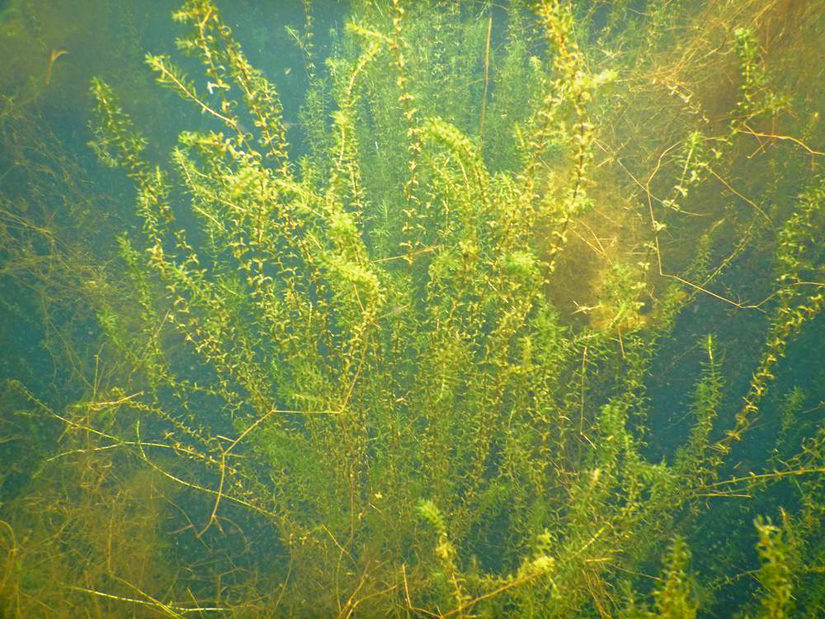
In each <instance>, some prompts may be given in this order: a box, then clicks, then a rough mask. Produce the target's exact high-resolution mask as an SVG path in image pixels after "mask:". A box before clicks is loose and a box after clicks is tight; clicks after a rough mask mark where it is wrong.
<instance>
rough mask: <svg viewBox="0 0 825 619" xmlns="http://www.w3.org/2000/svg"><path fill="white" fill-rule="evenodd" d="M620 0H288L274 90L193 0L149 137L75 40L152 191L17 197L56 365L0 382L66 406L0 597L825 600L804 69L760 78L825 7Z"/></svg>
mask: <svg viewBox="0 0 825 619" xmlns="http://www.w3.org/2000/svg"><path fill="white" fill-rule="evenodd" d="M637 4H638V3H630V2H599V1H594V2H592V3H569V2H562V1H560V0H541V1H540V2H535V3H529V4H528V5H523V4H521V3H516V2H514V3H511V4H508V5H507V6H506V7H503V6H500V5H498V4H493V3H486V2H466V3H458V2H440V1H438V0H416V1H415V2H405V1H403V0H383V1H380V2H368V1H366V0H364V1H359V0H353V1H352V2H351V3H350V5H351V6H350V7H349V13H348V16H347V23H346V26H345V27H344V28H343V30H342V31H340V32H337V33H335V34H334V35H333V36H332V39H331V42H330V43H329V47H330V51H329V53H328V55H327V56H326V57H321V51H320V50H319V47H318V45H317V36H316V35H317V33H316V32H315V27H316V22H317V19H318V16H317V13H316V11H317V10H318V7H315V6H313V3H311V2H310V1H309V0H306V2H305V16H306V23H305V27H304V29H303V31H300V32H299V31H297V30H293V29H290V30H289V33H290V34H291V35H292V38H293V39H294V40H295V41H296V42H297V43H298V46H299V48H300V50H301V53H302V54H303V57H304V71H305V85H306V89H305V95H304V103H303V104H302V106H301V110H300V112H299V113H298V114H296V117H299V118H300V122H299V126H297V127H293V126H291V125H290V124H289V123H287V122H286V120H285V115H290V114H294V111H290V110H286V111H285V109H284V105H285V104H284V102H283V100H282V94H281V93H280V92H279V90H278V88H277V86H276V84H275V83H273V81H271V80H270V79H269V78H267V77H266V76H265V75H264V73H263V72H262V71H260V70H258V69H256V68H255V67H253V66H252V64H251V63H250V61H249V60H248V58H247V56H246V54H245V53H244V50H243V49H242V46H241V45H240V44H239V42H238V40H237V39H236V37H235V34H234V33H233V31H232V29H231V28H230V26H229V25H228V23H227V22H226V21H224V19H223V18H222V17H221V13H220V11H219V10H218V7H217V6H216V5H215V4H214V3H213V2H212V1H211V0H186V1H185V2H183V4H182V5H181V6H180V8H179V9H178V10H177V11H176V12H175V14H174V19H175V20H176V21H177V22H180V23H181V24H183V27H184V28H185V34H184V35H183V36H182V37H181V38H180V39H179V41H178V48H179V50H180V51H181V52H182V54H183V57H182V58H180V59H174V58H172V57H170V56H168V55H147V56H146V62H147V64H148V66H149V68H150V69H151V71H152V72H153V74H154V76H155V77H156V80H157V82H158V83H159V84H160V85H161V86H163V87H165V88H167V89H169V90H171V91H172V92H173V93H175V94H176V95H177V96H178V97H179V98H180V99H181V100H183V102H184V104H185V105H188V106H189V107H190V108H192V109H194V110H196V111H197V112H198V113H199V114H200V116H201V118H200V119H199V120H198V119H195V120H194V121H193V123H192V124H193V125H194V126H195V128H193V129H189V130H183V131H181V132H180V133H179V135H178V137H177V141H176V144H175V146H174V147H173V148H172V151H171V153H170V154H169V156H168V157H166V156H159V155H158V153H157V152H156V151H155V150H154V148H153V144H152V141H153V139H152V137H151V133H142V132H141V131H140V130H139V129H138V128H136V126H135V123H134V122H133V121H132V119H131V114H133V113H134V112H135V110H133V109H131V103H130V101H129V100H128V99H126V98H124V99H122V100H121V98H120V97H119V95H118V91H117V89H115V88H113V87H111V86H110V85H108V84H107V82H106V81H104V80H102V79H97V78H95V79H94V80H93V84H92V94H93V97H94V105H95V112H96V114H95V120H94V121H93V122H92V127H93V138H92V139H91V146H92V148H93V150H94V152H95V154H96V155H97V156H98V158H99V160H100V161H102V162H103V163H104V164H106V165H108V166H111V167H113V168H118V169H119V170H120V171H121V172H120V173H125V175H126V176H128V178H129V179H130V180H131V182H132V184H133V186H134V191H133V192H132V193H133V195H134V192H136V215H137V221H138V222H139V223H138V224H135V223H134V222H135V220H134V219H130V218H129V217H125V218H124V219H125V220H126V221H125V223H123V224H122V225H121V224H120V223H112V224H111V227H110V228H109V229H116V230H117V231H116V233H115V235H114V236H112V237H106V238H103V239H101V238H96V240H95V244H96V247H97V248H98V249H97V250H95V251H96V252H99V253H100V254H102V255H95V253H94V252H91V251H90V252H88V253H81V252H78V251H76V250H75V249H73V247H74V246H73V245H71V244H70V243H69V242H68V241H66V242H65V243H64V241H62V240H61V238H63V237H61V230H63V231H69V230H73V232H71V234H67V233H65V232H64V235H65V237H66V238H70V237H71V235H72V234H73V235H74V236H75V237H77V236H78V235H81V236H82V235H87V236H86V238H92V236H93V232H92V231H90V230H89V229H88V226H89V225H90V222H89V219H88V218H89V214H88V212H87V211H83V210H82V209H79V208H77V206H76V204H75V205H73V207H72V209H68V211H67V221H66V222H49V225H48V226H45V225H42V226H41V225H40V224H38V221H39V220H38V213H37V211H36V210H35V211H29V212H28V214H27V213H26V212H24V211H23V210H21V209H20V204H21V202H20V200H23V199H24V198H23V197H18V196H14V195H11V194H10V195H8V196H6V197H4V201H3V208H2V216H3V219H2V228H0V232H2V234H3V240H4V247H5V248H6V249H4V250H3V255H2V259H3V265H4V267H3V273H2V275H3V277H4V278H6V279H7V280H8V281H10V282H14V285H15V286H20V287H22V288H27V287H31V288H33V289H35V290H38V291H40V292H39V294H40V297H41V299H42V302H41V307H42V308H44V309H43V315H44V320H45V325H46V326H45V327H44V333H46V334H47V335H46V336H44V337H48V338H51V340H50V341H51V347H50V351H51V352H52V356H53V358H54V359H55V360H56V362H57V364H58V366H59V367H60V368H61V370H60V372H61V376H62V373H64V372H65V373H66V374H67V376H65V377H63V378H61V379H60V380H62V381H64V382H63V383H60V381H58V380H57V379H55V380H53V381H52V383H51V385H48V384H39V383H36V382H34V383H32V382H31V381H29V384H27V381H26V380H24V379H23V378H22V377H21V378H20V379H19V380H13V381H12V380H10V381H8V382H7V383H6V386H5V388H4V390H3V392H2V398H3V400H2V401H3V406H4V408H6V409H7V410H8V411H9V413H8V414H7V415H6V417H5V419H6V421H4V429H5V430H6V431H9V430H8V429H9V428H11V431H13V432H23V433H27V432H33V430H32V428H33V427H34V425H36V423H40V424H42V423H44V422H42V421H39V422H34V421H32V420H37V419H41V420H42V419H49V420H52V421H55V420H56V421H59V429H60V430H59V435H57V434H56V435H55V436H53V437H52V438H49V436H48V432H47V431H46V430H45V429H42V428H41V430H40V431H39V432H40V434H39V435H38V438H37V439H36V440H35V439H30V442H29V443H28V444H35V442H36V445H37V450H36V452H32V453H30V454H29V456H28V457H29V458H30V460H31V463H32V464H31V466H32V467H34V468H36V469H37V474H36V475H33V476H32V478H31V479H29V480H28V481H27V482H26V484H24V485H22V486H21V488H20V489H19V490H18V491H17V492H16V494H17V496H16V497H15V498H14V500H13V501H10V502H9V503H8V505H5V504H4V505H3V506H2V508H3V509H2V511H0V514H2V517H3V519H2V522H1V523H0V525H2V526H1V527H0V548H2V549H4V550H5V562H4V563H3V564H2V571H0V578H1V579H0V596H2V597H1V598H0V599H1V600H2V603H3V604H4V605H5V606H4V608H5V609H6V610H7V612H8V613H10V614H11V615H14V614H15V613H16V614H18V615H21V616H23V615H27V614H29V613H31V612H35V613H36V612H43V608H52V609H54V608H55V607H59V606H61V605H62V606H63V607H72V608H76V609H80V608H87V609H93V610H91V611H89V612H90V613H91V614H94V613H98V614H108V613H123V614H128V613H131V612H138V613H143V612H146V613H148V612H155V613H157V614H161V615H164V614H165V615H172V616H181V615H183V614H186V613H192V612H200V613H203V614H208V613H213V612H214V613H227V614H232V613H234V614H238V615H240V616H246V615H247V614H249V615H255V614H259V613H264V614H266V613H269V614H274V615H285V616H293V615H295V616H308V615H312V616H342V617H343V616H347V617H348V616H353V615H355V616H359V615H360V616H384V615H393V616H422V617H430V616H432V617H447V616H457V617H468V616H503V615H512V616H540V617H545V616H548V617H549V616H559V617H569V616H593V615H597V614H598V615H602V616H628V617H653V616H662V617H691V616H696V615H697V613H700V612H704V611H707V612H721V613H731V612H733V609H736V610H738V611H741V612H742V613H750V614H752V615H760V616H770V617H778V616H784V615H785V614H788V613H793V612H794V611H799V612H800V613H801V614H805V613H813V614H816V613H817V612H823V611H825V606H823V605H825V596H824V594H825V583H823V580H822V572H823V569H825V563H823V560H824V559H825V548H823V546H822V541H821V540H822V539H825V535H823V525H825V513H824V512H823V509H824V506H825V498H824V497H823V494H822V479H823V473H825V463H823V458H825V434H823V430H822V429H821V420H822V417H823V415H822V413H823V410H822V404H821V402H822V399H823V398H825V394H823V393H822V389H821V388H820V387H818V386H817V379H816V377H817V376H818V377H820V378H821V377H822V371H821V369H819V370H817V369H816V368H813V369H812V368H811V367H810V366H809V364H811V363H815V362H816V359H815V357H814V358H813V359H811V358H809V357H805V356H804V355H805V350H806V348H805V347H806V346H808V347H810V346H811V345H812V344H811V342H816V340H817V339H818V338H819V339H821V333H822V324H821V319H819V318H818V317H819V314H820V312H821V310H822V309H823V306H825V292H823V286H825V277H823V275H825V256H823V249H822V245H821V238H822V237H823V233H825V214H823V213H825V210H823V199H824V197H825V179H823V177H821V176H820V174H819V173H820V167H821V157H822V156H823V154H824V153H821V152H819V151H817V150H816V148H815V146H813V145H815V144H817V142H819V143H821V142H822V141H823V138H825V136H823V131H822V129H821V128H819V126H818V124H817V118H818V113H819V112H818V108H817V107H816V106H817V104H818V102H819V101H821V100H822V99H821V98H818V95H820V94H822V93H818V91H817V90H816V88H817V87H816V86H814V85H811V84H809V83H808V82H806V81H805V80H804V79H802V78H800V81H799V82H797V83H794V84H786V83H783V82H782V78H781V77H777V76H782V75H785V73H783V72H782V69H783V68H786V67H787V66H788V65H786V64H785V63H787V62H790V60H789V58H790V57H791V56H793V55H794V53H795V52H799V50H800V49H802V50H804V49H806V47H805V45H806V39H805V36H806V33H808V32H809V31H808V30H807V28H808V26H809V25H810V24H816V23H819V24H821V23H822V21H823V19H825V11H822V10H821V9H818V10H816V9H815V8H813V7H807V6H803V7H801V8H800V7H796V8H790V6H791V5H790V3H785V4H782V3H780V5H777V6H773V5H771V6H768V5H767V4H766V3H760V2H747V1H744V2H730V3H727V2H711V3H700V4H701V6H702V7H704V8H703V9H702V12H701V14H700V15H698V16H697V15H696V14H695V13H692V8H691V7H688V6H684V7H679V8H677V7H674V6H673V5H674V4H675V3H673V2H668V1H661V2H659V1H651V2H647V3H642V5H643V10H636V9H637V8H638V7H636V5H637ZM686 4H691V3H686ZM634 7H636V8H634ZM693 8H695V7H693ZM631 9H633V10H631ZM694 20H696V21H694ZM697 23H703V24H704V25H703V26H702V28H701V31H702V34H701V35H700V34H698V33H697V31H696V24H697ZM791 24H794V25H795V26H797V30H796V31H795V32H797V35H796V36H797V37H798V38H797V39H794V38H793V35H792V34H791V31H792V28H791ZM810 28H811V29H812V30H815V27H814V26H810ZM711 68H713V70H714V71H715V72H716V73H715V75H712V73H713V71H711ZM193 76H194V77H193ZM791 89H794V90H793V91H791ZM791 94H793V96H790V95H791ZM8 110H9V111H8V112H6V121H7V123H8V124H6V125H5V126H6V128H7V129H6V133H5V140H6V143H7V144H9V145H14V144H18V145H19V143H20V142H19V136H20V135H21V133H22V129H21V127H23V126H24V124H23V121H22V120H19V119H18V120H16V121H15V123H16V124H11V120H12V118H11V116H12V111H13V110H14V107H13V106H11V105H10V106H9V108H8ZM176 110H177V104H173V105H171V106H170V110H169V111H170V114H174V113H175V112H176ZM290 117H291V116H290ZM8 127H14V130H12V129H9V128H8ZM290 139H291V140H292V141H293V142H294V144H290V143H289V140H290ZM36 140H37V141H38V143H43V144H46V143H48V142H47V141H48V136H45V134H40V135H39V136H38V137H37V138H36ZM21 153H22V154H21V155H20V156H21V158H22V159H25V160H28V161H31V160H32V156H31V155H30V154H27V153H25V152H24V151H21ZM55 157H56V155H55ZM41 165H44V166H45V165H50V166H54V168H55V169H57V170H66V169H70V168H71V166H72V165H73V164H72V163H71V162H69V161H63V160H59V159H54V158H53V159H48V158H47V163H45V164H41ZM55 176H56V175H55ZM41 182H42V181H41ZM60 182H62V183H67V185H66V186H67V187H68V188H69V189H71V190H72V191H78V192H80V190H78V189H77V187H76V185H75V184H73V183H72V181H71V180H70V179H61V180H60ZM31 186H33V187H35V186H37V185H36V184H32V185H31ZM25 199H27V200H34V199H36V196H26V197H25ZM90 208H92V207H90ZM72 226H75V228H72ZM79 227H82V228H83V230H82V231H78V230H77V228H79ZM765 265H770V266H768V267H767V268H766V266H765ZM7 285H9V286H10V285H12V284H7ZM58 297H60V298H62V299H63V300H62V304H61V307H62V308H64V310H62V311H70V310H68V309H66V308H75V309H74V310H73V311H76V312H77V315H74V316H62V317H59V318H55V317H54V316H55V315H54V311H55V310H54V309H47V308H54V307H55V299H57V298H58ZM21 303H22V301H21ZM21 307H22V305H21ZM743 333H750V334H758V335H754V337H750V338H749V341H748V342H747V343H742V342H741V341H740V340H743V339H744V338H743V336H742V334H743ZM58 340H59V345H58V344H56V343H55V342H57V341H58ZM808 354H809V355H810V353H808ZM800 368H804V370H801V369H800ZM817 372H818V373H817ZM674 374H678V375H680V376H681V377H683V378H681V380H677V379H676V378H674V377H673V375H674ZM797 376H798V378H797ZM50 389H52V390H57V391H59V392H60V394H61V395H59V396H57V395H54V394H50V393H49V390H50ZM60 390H63V391H60ZM26 424H28V425H26ZM9 453H13V454H14V455H15V457H22V451H21V452H16V451H15V452H9ZM43 502H47V507H43ZM125 555H128V559H127V558H125ZM49 574H64V575H63V576H60V577H59V578H58V580H59V583H60V585H61V586H60V587H58V588H57V591H52V590H51V589H50V590H48V591H46V590H45V589H43V587H42V586H38V584H37V583H38V581H42V579H45V578H47V577H48V575H49ZM38 608H40V610H38Z"/></svg>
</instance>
